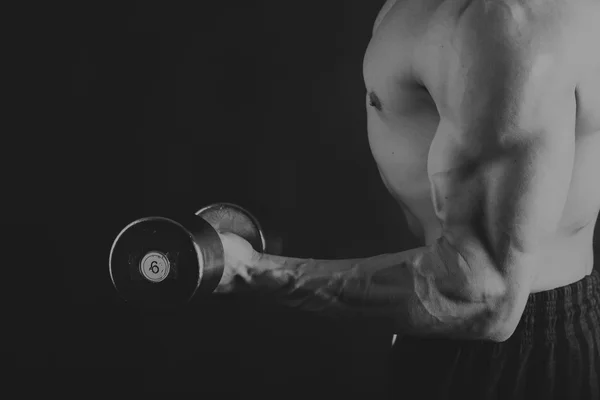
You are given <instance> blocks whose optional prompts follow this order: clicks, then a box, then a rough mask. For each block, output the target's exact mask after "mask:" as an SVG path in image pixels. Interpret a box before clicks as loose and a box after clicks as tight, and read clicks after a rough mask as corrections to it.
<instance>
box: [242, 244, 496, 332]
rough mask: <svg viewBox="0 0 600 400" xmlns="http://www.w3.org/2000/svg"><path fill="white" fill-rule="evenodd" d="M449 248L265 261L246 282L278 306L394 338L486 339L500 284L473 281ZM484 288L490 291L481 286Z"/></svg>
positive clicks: (267, 258) (487, 279) (492, 278)
mask: <svg viewBox="0 0 600 400" xmlns="http://www.w3.org/2000/svg"><path fill="white" fill-rule="evenodd" d="M472 274H473V271H472V269H471V268H469V267H468V266H466V264H465V263H464V260H463V259H462V258H461V257H460V256H459V255H458V253H456V252H455V251H454V250H453V249H452V248H451V246H449V244H447V243H446V242H445V241H444V240H442V239H440V240H439V241H438V242H437V243H436V244H435V245H432V246H427V247H420V248H416V249H412V250H409V251H405V252H400V253H394V254H385V255H379V256H375V257H371V258H365V259H354V260H313V259H298V258H286V257H278V256H271V255H266V254H265V255H263V256H262V257H261V258H260V260H259V261H258V262H257V264H256V265H255V266H253V268H251V279H250V282H249V284H250V285H251V286H252V287H253V288H255V289H257V290H260V291H261V292H263V293H267V294H269V295H270V296H271V297H272V298H273V299H274V300H275V301H276V302H278V303H280V304H282V305H285V306H289V307H293V308H296V309H299V310H305V311H312V312H317V313H320V314H323V315H328V316H335V317H350V318H356V317H359V318H361V317H364V318H370V319H371V318H375V319H378V320H380V321H381V322H383V323H386V324H389V326H390V327H392V328H393V329H394V332H396V333H400V334H415V335H441V336H447V337H457V338H467V339H481V338H485V336H486V335H487V331H488V329H489V326H490V325H491V324H492V322H493V321H491V320H492V319H493V318H492V314H493V309H494V302H495V297H494V296H490V293H495V292H496V293H501V286H502V282H501V279H500V278H499V277H498V276H496V275H495V274H494V273H491V272H490V273H488V275H489V276H485V277H483V276H481V273H478V275H479V276H473V275H472ZM482 284H485V285H486V287H483V286H482Z"/></svg>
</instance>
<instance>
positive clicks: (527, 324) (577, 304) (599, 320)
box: [389, 271, 600, 400]
mask: <svg viewBox="0 0 600 400" xmlns="http://www.w3.org/2000/svg"><path fill="white" fill-rule="evenodd" d="M389 361H390V369H389V371H390V376H389V378H390V381H389V383H390V395H391V398H393V399H419V400H421V399H422V400H429V399H436V400H437V399H460V400H463V399H477V400H484V399H495V400H503V399H511V400H512V399H527V400H534V399H544V400H550V399H577V400H591V399H595V400H598V399H600V388H599V386H600V385H599V382H600V273H599V272H598V271H594V272H593V273H592V274H591V275H589V276H587V277H585V278H584V279H582V280H581V281H578V282H575V283H573V284H571V285H568V286H564V287H561V288H557V289H554V290H549V291H545V292H539V293H535V294H532V295H530V296H529V299H528V301H527V305H526V307H525V311H524V312H523V316H522V317H521V320H520V322H519V325H518V327H517V329H516V331H515V333H514V334H513V335H512V336H511V337H510V338H509V339H508V340H507V341H505V342H502V343H494V342H483V341H461V340H449V339H427V338H415V337H403V338H398V340H397V341H396V343H395V345H394V346H393V349H392V353H391V355H390V360H389Z"/></svg>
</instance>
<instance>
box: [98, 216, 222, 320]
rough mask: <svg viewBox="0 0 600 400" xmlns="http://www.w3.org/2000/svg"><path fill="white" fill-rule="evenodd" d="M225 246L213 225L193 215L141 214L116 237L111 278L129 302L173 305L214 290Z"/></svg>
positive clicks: (163, 306) (162, 306)
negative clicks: (171, 216) (178, 217)
mask: <svg viewBox="0 0 600 400" xmlns="http://www.w3.org/2000/svg"><path fill="white" fill-rule="evenodd" d="M223 259H224V257H223V247H222V244H221V240H220V239H219V235H218V234H217V232H216V231H215V230H214V228H213V227H212V226H211V225H210V224H209V223H208V222H206V221H205V220H204V219H202V218H198V217H197V216H195V215H191V216H190V217H189V218H185V219H184V220H179V222H177V221H174V220H171V219H168V218H163V217H149V218H142V219H139V220H137V221H134V222H132V223H131V224H129V225H128V226H127V227H125V229H123V230H122V231H121V233H119V235H118V236H117V238H116V239H115V241H114V243H113V246H112V249H111V252H110V259H109V271H110V276H111V279H112V282H113V284H114V286H115V288H116V289H117V291H118V292H119V294H120V295H121V297H123V298H124V299H125V300H126V301H127V302H129V303H131V304H132V305H135V306H140V307H142V308H150V309H170V308H173V307H178V306H181V305H183V304H185V303H187V302H188V301H189V300H190V299H191V298H192V297H193V296H194V295H195V294H196V293H212V291H213V290H214V289H215V288H216V287H217V285H218V283H219V281H220V279H221V276H222V274H223V266H224V264H223Z"/></svg>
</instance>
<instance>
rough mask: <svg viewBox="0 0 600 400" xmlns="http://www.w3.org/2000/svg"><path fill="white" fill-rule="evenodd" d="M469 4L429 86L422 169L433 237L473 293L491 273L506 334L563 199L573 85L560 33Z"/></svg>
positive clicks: (570, 157)
mask: <svg viewBox="0 0 600 400" xmlns="http://www.w3.org/2000/svg"><path fill="white" fill-rule="evenodd" d="M468 12H471V14H470V15H469V14H466V15H465V16H464V20H463V21H462V22H461V26H460V27H459V29H457V31H456V37H455V38H454V40H453V46H452V49H451V50H448V51H450V52H455V54H454V55H453V56H452V55H451V56H450V59H454V60H456V62H451V63H448V65H447V68H448V71H447V73H446V75H445V77H444V78H443V80H442V82H438V83H437V84H436V87H435V88H434V90H430V91H432V92H433V94H432V95H433V97H434V99H435V101H436V104H437V105H438V109H439V112H440V120H441V122H440V125H439V127H438V130H437V132H436V136H435V138H434V141H433V143H432V145H431V149H430V152H429V159H428V172H429V176H430V181H431V193H432V200H433V204H434V207H435V211H436V215H437V217H438V219H439V221H440V223H441V225H442V228H443V232H444V233H443V237H442V238H441V240H440V242H439V243H444V244H445V245H447V246H448V247H451V248H452V249H454V250H455V251H456V253H457V255H458V257H457V258H456V260H458V261H456V263H457V265H455V266H453V267H454V268H457V267H458V268H462V269H463V270H467V271H468V273H469V275H468V279H469V280H470V281H471V283H472V284H473V286H472V287H470V290H469V292H470V293H478V294H479V295H480V296H485V295H486V293H485V291H484V289H483V288H484V286H485V284H489V281H490V280H489V279H487V278H489V277H490V276H491V275H490V273H494V274H497V276H499V277H500V281H501V282H503V284H504V288H503V290H504V291H503V296H502V300H503V301H502V302H501V304H502V305H503V307H502V308H501V311H502V313H503V314H502V317H501V318H502V320H503V322H504V323H505V324H508V326H509V327H508V328H507V329H508V331H510V332H511V333H512V330H514V328H515V327H516V324H517V322H518V319H519V318H520V315H521V313H522V310H523V308H524V306H525V303H526V300H527V296H528V295H529V293H530V288H531V284H532V281H533V278H534V274H535V273H536V271H535V268H536V266H537V263H536V259H537V257H538V256H539V252H538V251H539V248H540V244H541V243H542V242H543V241H544V239H545V238H546V237H548V236H549V235H552V234H553V233H554V232H555V231H556V228H557V226H558V223H559V221H560V218H561V214H562V210H563V208H564V205H565V203H566V199H567V195H568V191H569V185H570V180H571V174H572V169H573V161H574V128H575V108H576V107H575V106H576V104H575V95H574V89H575V85H574V82H573V77H572V76H571V75H572V74H571V73H570V72H569V70H570V69H569V67H568V66H567V65H566V63H565V62H564V56H565V54H564V53H563V51H564V50H563V49H562V45H561V41H560V40H549V38H548V37H547V35H546V34H545V33H543V32H541V31H540V30H537V29H534V28H528V27H526V26H523V25H522V22H521V21H517V20H515V19H514V18H513V17H512V16H511V15H508V14H507V13H505V10H503V9H500V8H498V9H496V10H491V11H489V10H486V12H485V13H484V12H483V10H469V11H468ZM473 14H475V15H473ZM423 80H424V82H425V84H426V85H427V77H425V78H424V79H423ZM458 264H461V265H458ZM478 287H479V288H482V289H481V291H480V292H478V291H477V289H478ZM492 290H493V289H492Z"/></svg>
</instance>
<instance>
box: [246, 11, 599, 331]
mask: <svg viewBox="0 0 600 400" xmlns="http://www.w3.org/2000/svg"><path fill="white" fill-rule="evenodd" d="M598 21H600V3H598V2H597V1H593V0H571V1H568V0H537V1H534V0H480V1H477V0H470V1H467V0H452V1H451V0H396V1H388V2H387V3H386V4H385V6H384V7H383V9H382V11H381V13H380V15H379V16H378V18H377V20H376V23H375V26H374V30H373V37H372V40H371V43H370V44H369V47H368V49H367V51H366V55H365V59H364V78H365V85H366V90H367V99H366V100H367V101H366V106H367V113H368V134H369V141H370V146H371V150H372V153H373V156H374V158H375V160H376V162H377V165H378V167H379V170H380V172H381V176H382V179H383V182H384V184H385V185H386V187H387V188H388V189H389V190H390V192H391V193H392V195H393V196H394V198H395V199H396V200H397V201H398V202H399V204H400V205H401V207H402V209H403V210H404V211H405V213H406V217H407V220H408V223H409V226H410V227H411V229H412V230H413V232H414V233H415V235H417V236H418V237H419V238H420V239H421V240H422V246H421V247H418V248H415V249H411V250H408V251H404V252H400V253H395V254H386V255H380V256H375V257H371V258H367V259H359V260H310V259H308V260H305V259H294V258H285V257H276V256H271V255H267V254H263V255H262V256H261V257H260V258H259V259H258V260H257V261H256V262H255V263H253V264H252V265H251V266H250V268H249V274H248V275H246V276H245V279H246V283H247V284H248V285H250V286H251V287H254V288H257V289H260V290H262V291H264V292H268V293H271V294H272V295H273V298H274V299H277V301H279V302H281V303H282V304H286V305H289V306H291V307H297V308H299V309H303V310H310V311H315V312H319V313H323V314H330V315H337V316H342V315H349V316H352V317H356V316H365V317H375V318H380V319H381V320H382V321H386V322H389V323H390V325H391V326H392V327H393V329H394V331H395V332H397V333H400V334H413V335H441V336H446V337H457V338H464V339H484V340H494V341H503V340H506V339H508V338H509V337H510V335H511V334H512V333H513V332H514V330H515V328H516V326H517V323H518V321H519V319H520V317H521V314H522V312H523V309H524V306H525V303H526V300H527V297H528V295H529V294H530V293H534V292H538V291H543V290H549V289H553V288H556V287H559V286H564V285H568V284H570V283H573V282H575V281H577V280H580V279H581V278H583V277H584V276H585V275H587V274H589V273H590V272H591V270H592V267H593V249H592V235H593V230H594V225H595V222H596V218H597V216H598V210H599V209H600V185H599V184H598V183H597V181H598V180H597V178H596V177H595V175H596V174H597V171H600V157H598V155H599V154H600V53H599V52H596V51H593V50H592V49H594V48H596V46H597V39H598V38H600V28H598V26H600V25H599V24H598V23H597V22H598Z"/></svg>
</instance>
